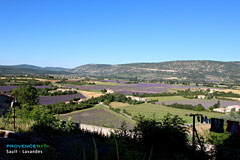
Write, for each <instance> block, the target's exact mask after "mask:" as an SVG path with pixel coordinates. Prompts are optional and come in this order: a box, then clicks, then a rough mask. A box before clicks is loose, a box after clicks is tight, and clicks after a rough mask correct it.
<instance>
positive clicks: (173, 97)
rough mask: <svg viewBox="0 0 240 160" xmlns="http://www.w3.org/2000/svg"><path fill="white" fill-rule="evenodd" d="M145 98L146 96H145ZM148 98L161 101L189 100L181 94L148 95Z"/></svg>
mask: <svg viewBox="0 0 240 160" xmlns="http://www.w3.org/2000/svg"><path fill="white" fill-rule="evenodd" d="M144 98H145V97H144ZM146 98H147V99H152V100H159V101H183V100H189V99H187V98H184V97H181V96H160V97H146Z"/></svg>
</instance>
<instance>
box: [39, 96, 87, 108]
mask: <svg viewBox="0 0 240 160" xmlns="http://www.w3.org/2000/svg"><path fill="white" fill-rule="evenodd" d="M73 98H80V99H83V98H86V97H85V96H83V95H82V94H71V95H62V96H41V97H39V104H40V105H47V104H56V103H59V102H67V101H70V100H72V99H73Z"/></svg>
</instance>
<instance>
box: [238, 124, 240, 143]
mask: <svg viewBox="0 0 240 160" xmlns="http://www.w3.org/2000/svg"><path fill="white" fill-rule="evenodd" d="M238 139H239V140H240V125H238Z"/></svg>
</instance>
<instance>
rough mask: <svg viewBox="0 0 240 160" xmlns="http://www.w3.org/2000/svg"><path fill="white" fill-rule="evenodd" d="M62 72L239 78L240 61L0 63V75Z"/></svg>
mask: <svg viewBox="0 0 240 160" xmlns="http://www.w3.org/2000/svg"><path fill="white" fill-rule="evenodd" d="M23 74H40V75H46V74H62V75H68V74H71V75H74V74H75V75H78V76H89V77H101V78H128V79H136V78H138V79H145V80H153V79H154V80H155V79H180V80H185V79H188V80H201V81H202V80H207V81H221V80H239V79H240V62H239V61H235V62H220V61H200V60H199V61H169V62H160V63H131V64H120V65H108V64H87V65H82V66H79V67H76V68H73V69H65V68H60V67H57V68H54V67H44V68H43V67H37V66H32V65H16V66H0V75H23Z"/></svg>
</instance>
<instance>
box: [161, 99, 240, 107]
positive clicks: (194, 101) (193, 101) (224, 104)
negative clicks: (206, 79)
mask: <svg viewBox="0 0 240 160" xmlns="http://www.w3.org/2000/svg"><path fill="white" fill-rule="evenodd" d="M219 101H220V107H227V106H231V105H240V102H236V101H227V100H219ZM217 102H218V100H217V99H214V100H204V99H188V100H174V101H163V102H161V101H160V102H157V104H163V103H164V104H166V105H169V104H174V103H178V104H191V105H194V106H195V105H198V104H202V105H203V107H204V108H209V107H211V106H213V105H214V104H216V103H217Z"/></svg>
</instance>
